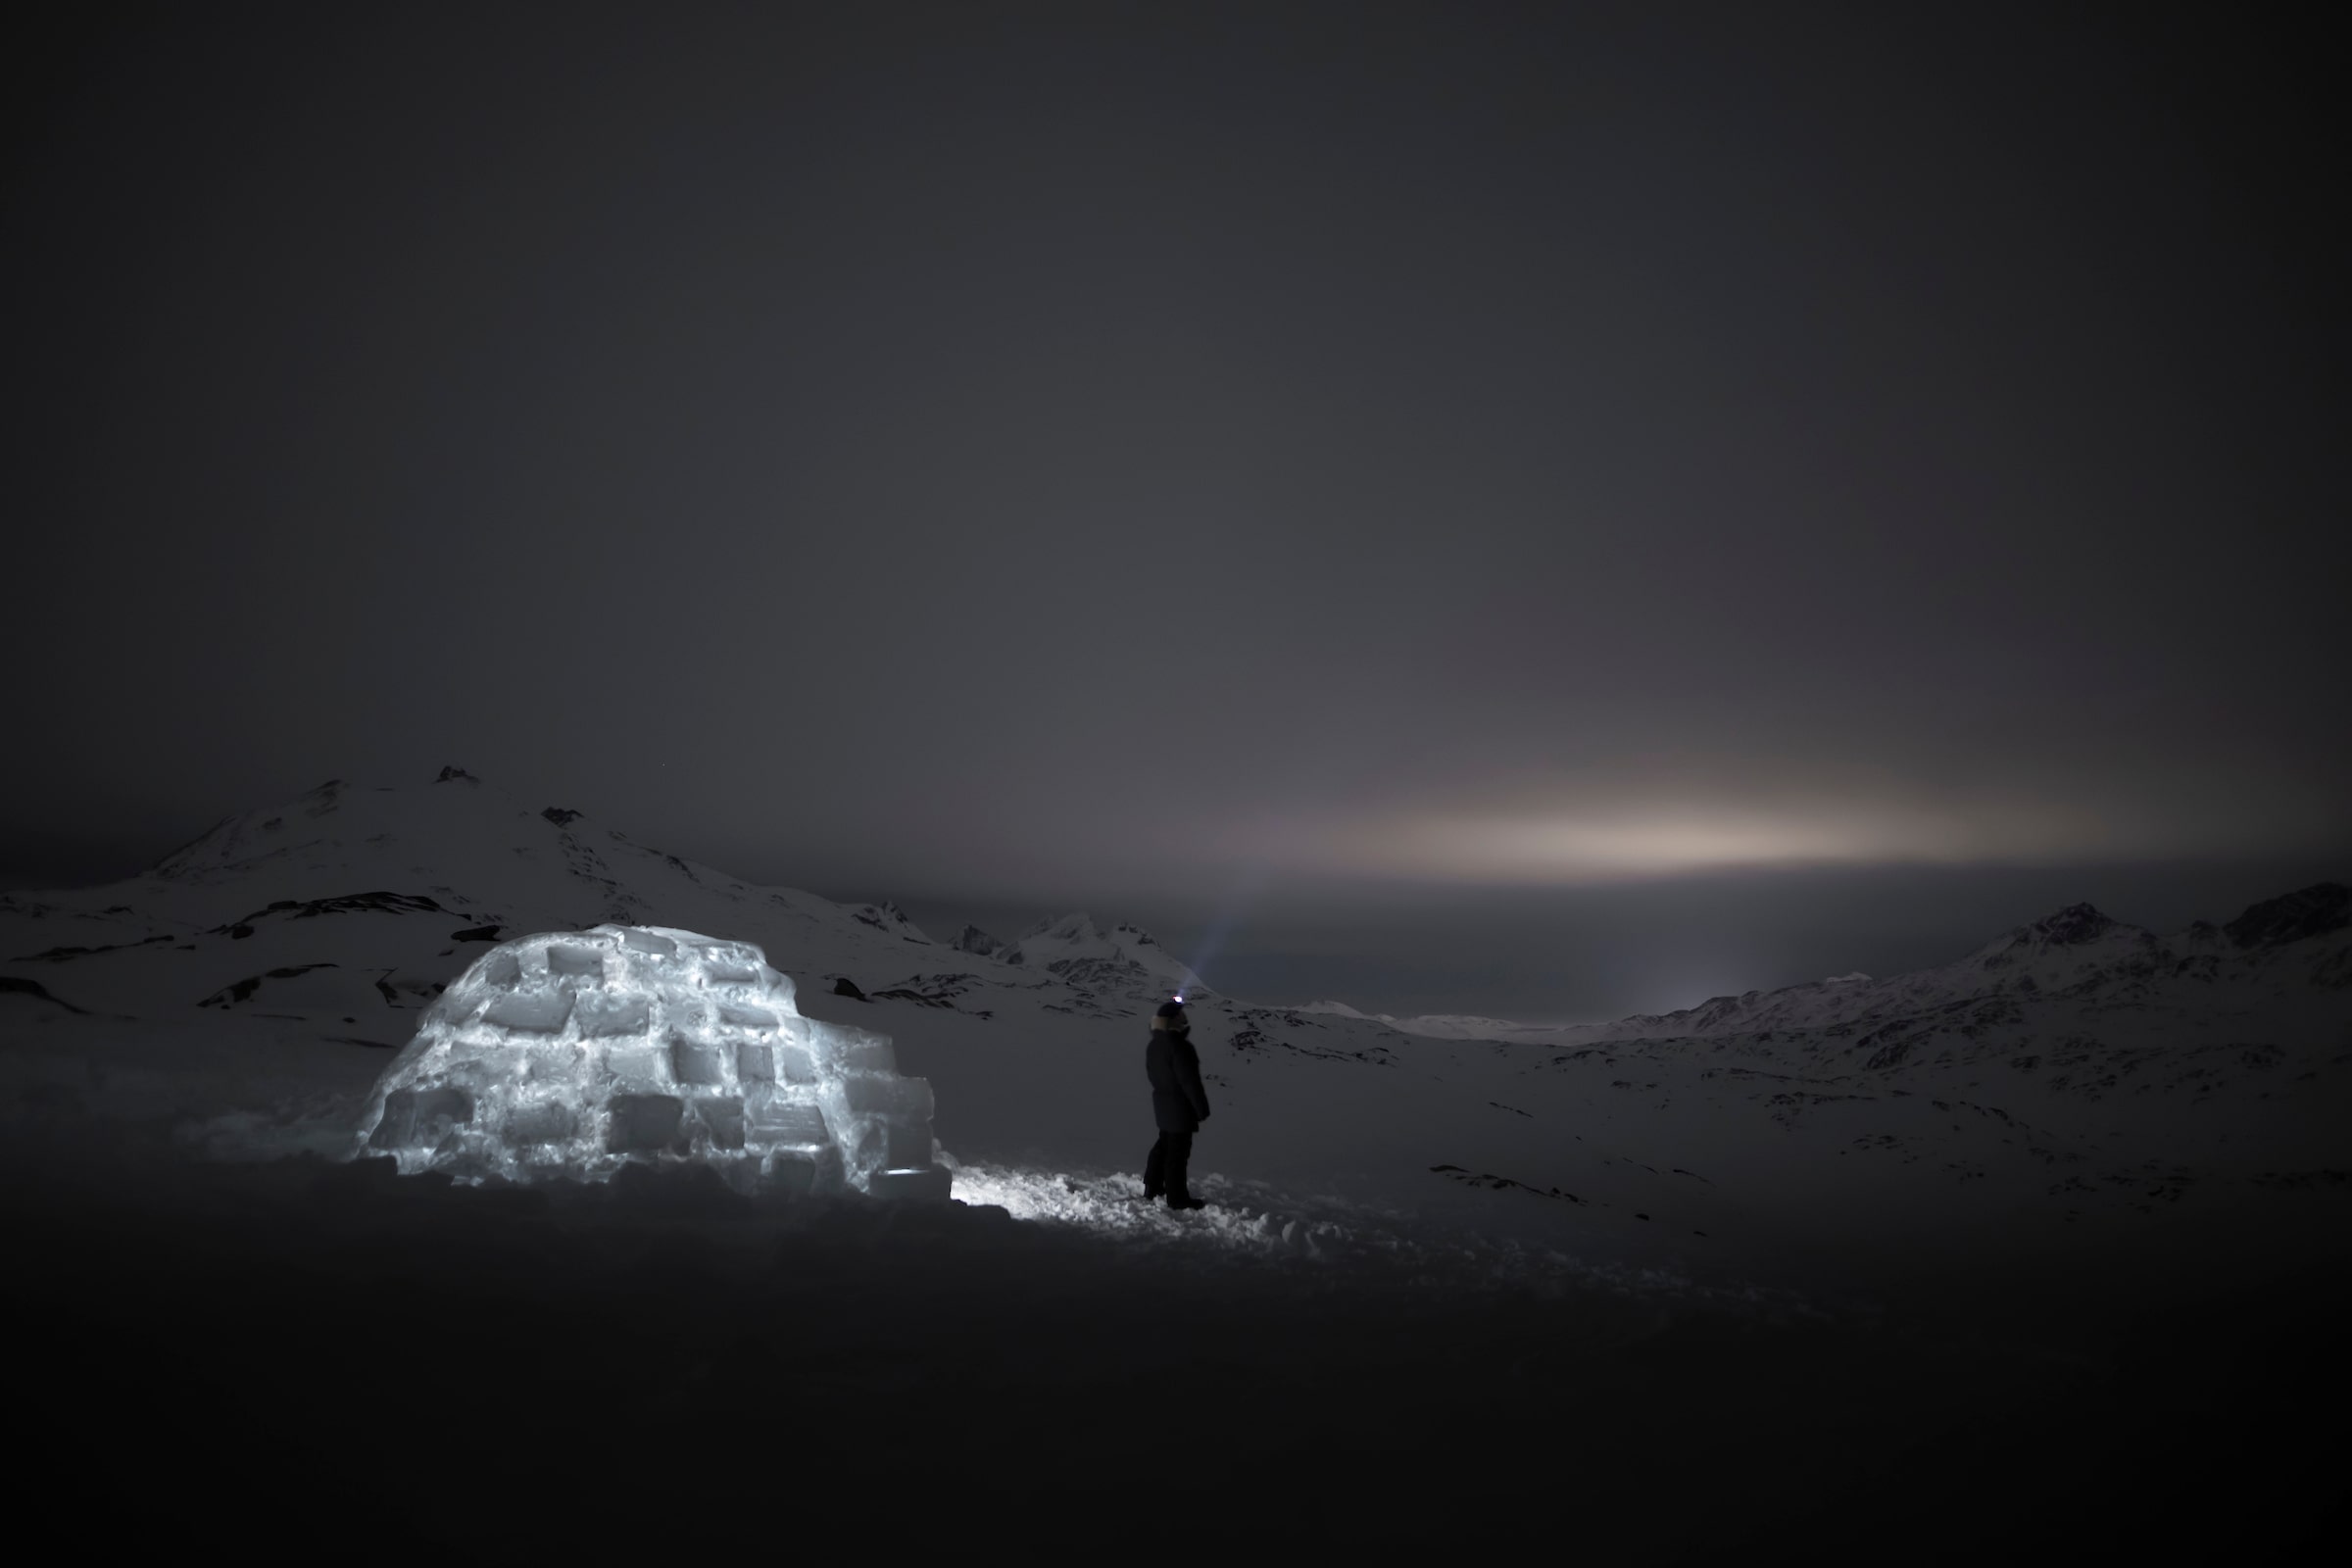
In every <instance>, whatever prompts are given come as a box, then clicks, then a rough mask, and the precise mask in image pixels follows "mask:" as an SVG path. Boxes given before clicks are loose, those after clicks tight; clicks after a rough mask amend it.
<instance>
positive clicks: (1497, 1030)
mask: <svg viewBox="0 0 2352 1568" xmlns="http://www.w3.org/2000/svg"><path fill="white" fill-rule="evenodd" d="M1297 1010H1298V1011H1299V1012H1302V1013H1307V1014H1315V1013H1322V1014H1327V1015H1329V1016H1331V1017H1335V1018H1361V1019H1364V1020H1366V1021H1367V1022H1371V1023H1382V1024H1386V1025H1388V1026H1389V1027H1390V1028H1391V1029H1394V1030H1396V1031H1397V1033H1398V1034H1405V1035H1422V1036H1425V1037H1426V1038H1428V1039H1431V1040H1545V1041H1547V1040H1549V1039H1551V1038H1552V1036H1553V1034H1554V1033H1555V1032H1556V1030H1555V1027H1554V1026H1553V1025H1550V1024H1541V1023H1515V1022H1513V1021H1512V1020H1510V1019H1508V1018H1482V1017H1480V1016H1478V1015H1477V1014H1475V1013H1449V1012H1425V1013H1416V1014H1415V1015H1413V1016H1412V1017H1409V1018H1400V1017H1397V1015H1396V1014H1395V1013H1389V1012H1361V1011H1358V1010H1357V1009H1356V1008H1354V1007H1351V1006H1349V1005H1348V1004H1347V1003H1345V1002H1331V1001H1324V1002H1309V1003H1305V1004H1303V1005H1300V1006H1299V1008H1298V1009H1297Z"/></svg>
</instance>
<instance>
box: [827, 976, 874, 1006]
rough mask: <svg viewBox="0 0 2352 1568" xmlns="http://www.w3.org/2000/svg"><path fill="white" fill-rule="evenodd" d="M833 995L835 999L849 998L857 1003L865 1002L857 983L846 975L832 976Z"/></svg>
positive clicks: (863, 994)
mask: <svg viewBox="0 0 2352 1568" xmlns="http://www.w3.org/2000/svg"><path fill="white" fill-rule="evenodd" d="M833 994H834V995H835V996H837V997H849V998H851V999H853V1000H855V1001H858V1002H863V1001H865V1000H866V997H865V993H864V992H862V991H860V990H858V982H857V981H855V980H852V979H851V978H850V977H849V976H848V975H846V974H845V975H836V976H834V978H833Z"/></svg>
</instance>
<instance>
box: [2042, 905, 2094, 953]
mask: <svg viewBox="0 0 2352 1568" xmlns="http://www.w3.org/2000/svg"><path fill="white" fill-rule="evenodd" d="M2115 924H2116V923H2115V922H2114V921H2113V920H2111V919H2109V918H2108V917H2107V916H2106V915H2104V914H2102V913H2100V912H2099V910H2098V908H2097V907H2095V906H2093V905H2088V904H2070V905H2068V906H2067V907H2065V908H2063V909H2060V910H2059V911H2058V912H2057V913H2055V914H2045V915H2043V916H2042V917H2041V918H2040V919H2038V920H2036V921H2034V923H2033V925H2031V926H2029V927H2028V928H2027V929H2028V930H2029V931H2031V932H2032V933H2033V934H2034V935H2035V936H2037V937H2040V938H2041V939H2042V940H2043V941H2045V942H2048V943H2049V944H2051V945H2052V946H2053V947H2060V948H2071V947H2076V946H2079V945H2080V944H2082V943H2084V942H2092V941H2096V940H2097V939H2098V938H2100V937H2102V936H2105V935H2106V934H2107V933H2108V932H2110V931H2112V930H2114V929H2115Z"/></svg>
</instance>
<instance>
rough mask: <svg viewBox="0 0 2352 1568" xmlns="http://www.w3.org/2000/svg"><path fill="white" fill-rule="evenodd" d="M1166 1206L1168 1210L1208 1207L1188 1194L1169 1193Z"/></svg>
mask: <svg viewBox="0 0 2352 1568" xmlns="http://www.w3.org/2000/svg"><path fill="white" fill-rule="evenodd" d="M1168 1206H1169V1207H1170V1208H1206V1207H1207V1206H1208V1205H1207V1204H1206V1203H1204V1202H1202V1201H1201V1200H1200V1199H1198V1198H1195V1197H1194V1196H1193V1195H1192V1194H1190V1193H1170V1194H1169V1195H1168Z"/></svg>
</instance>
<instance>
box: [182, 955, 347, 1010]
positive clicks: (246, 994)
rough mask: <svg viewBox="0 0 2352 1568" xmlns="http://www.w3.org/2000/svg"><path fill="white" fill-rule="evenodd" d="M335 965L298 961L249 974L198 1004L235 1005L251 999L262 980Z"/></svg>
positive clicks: (282, 978) (282, 977) (284, 977)
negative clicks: (278, 967)
mask: <svg viewBox="0 0 2352 1568" xmlns="http://www.w3.org/2000/svg"><path fill="white" fill-rule="evenodd" d="M334 967H336V966H335V965H334V964H332V963H297V964H292V965H289V966H288V967H286V968H283V969H271V970H269V971H268V972H266V973H263V974H253V975H247V976H246V977H245V978H244V979H242V980H232V981H230V982H229V983H228V984H227V985H224V986H222V987H221V989H220V990H218V991H216V992H214V993H213V994H212V995H211V996H209V997H207V998H205V999H204V1000H203V1001H202V1002H199V1003H197V1004H196V1005H198V1006H199V1007H233V1006H235V1005H237V1004H238V1003H240V1002H249V1001H251V1000H252V999H253V994H254V993H255V992H256V991H259V990H260V989H261V988H262V982H263V981H265V980H291V979H293V978H294V977H295V976H296V975H298V974H308V973H310V972H311V971H312V970H313V969H332V968H334Z"/></svg>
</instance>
